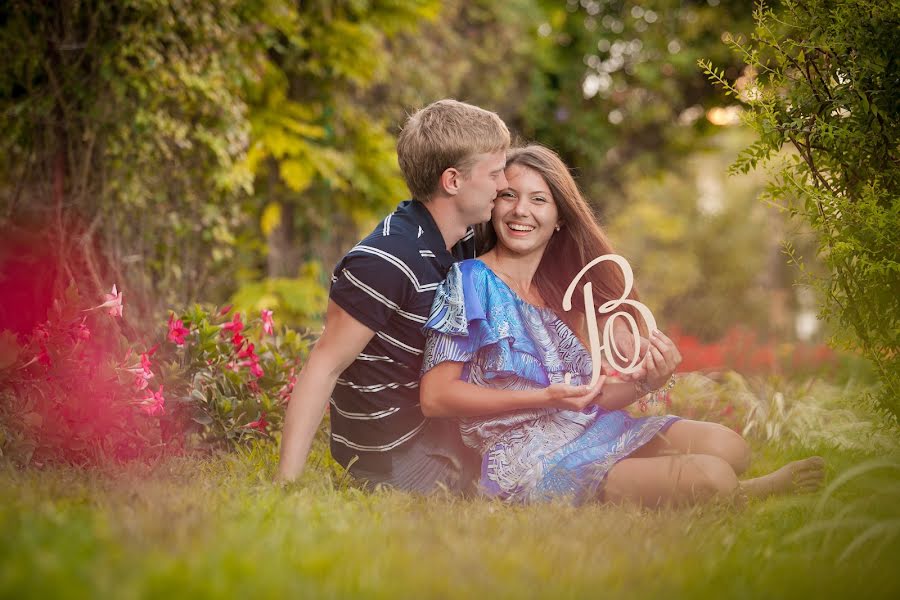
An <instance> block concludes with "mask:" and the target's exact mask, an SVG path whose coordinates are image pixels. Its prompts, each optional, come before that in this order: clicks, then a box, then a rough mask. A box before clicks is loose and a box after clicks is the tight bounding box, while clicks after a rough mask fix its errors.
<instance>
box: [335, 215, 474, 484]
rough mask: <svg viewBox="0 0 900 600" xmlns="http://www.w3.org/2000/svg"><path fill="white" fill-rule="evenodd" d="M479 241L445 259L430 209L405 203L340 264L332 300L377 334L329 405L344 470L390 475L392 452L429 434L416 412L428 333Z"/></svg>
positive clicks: (463, 244)
mask: <svg viewBox="0 0 900 600" xmlns="http://www.w3.org/2000/svg"><path fill="white" fill-rule="evenodd" d="M474 238H475V234H474V231H473V230H472V229H471V228H470V229H469V231H468V232H467V233H466V235H465V237H463V239H462V240H460V241H459V243H457V244H456V246H454V247H453V252H452V253H451V252H448V251H447V249H446V246H445V245H444V238H443V236H442V235H441V232H440V230H439V229H438V227H437V225H436V224H435V222H434V219H433V218H432V217H431V213H429V212H428V209H427V208H425V206H424V205H423V204H422V203H420V202H418V201H415V200H407V201H406V202H402V203H401V204H400V205H399V206H398V207H397V209H396V210H395V211H394V212H393V213H391V214H390V215H388V216H387V217H386V218H385V219H384V221H382V222H381V223H380V224H379V225H378V227H376V228H375V230H374V231H373V232H372V233H370V234H369V235H368V237H366V238H365V239H364V240H362V241H361V242H359V243H358V244H357V245H356V246H354V247H353V248H352V249H351V250H350V251H349V252H348V253H347V255H346V256H344V258H343V259H341V261H340V262H339V263H338V264H337V266H336V267H335V269H334V273H333V274H332V277H331V282H332V283H331V292H330V299H331V300H333V301H334V302H335V303H336V304H337V305H338V306H340V307H341V308H343V309H344V310H345V311H347V313H349V314H350V316H352V317H353V318H354V319H356V320H357V321H359V322H360V323H362V324H363V325H365V326H366V327H368V328H369V329H371V330H373V331H375V336H374V337H373V338H372V340H371V341H370V342H369V343H368V344H367V345H366V347H365V348H364V349H363V351H362V353H360V354H359V355H358V356H357V357H356V360H355V361H353V363H352V364H351V365H350V366H349V367H347V369H346V370H345V371H344V372H343V373H341V375H340V377H339V378H338V380H337V385H336V386H335V388H334V393H333V394H332V398H331V411H330V412H331V454H332V456H333V457H334V458H335V460H337V461H338V462H339V463H340V464H342V465H344V466H345V467H347V466H348V465H349V464H350V463H351V461H352V460H353V458H354V457H358V461H357V462H355V463H354V467H357V466H358V467H359V468H361V469H365V470H369V471H386V470H387V469H388V468H389V467H390V464H391V462H390V452H391V451H392V450H395V449H397V448H400V447H401V446H402V445H403V444H405V443H407V442H409V441H410V440H412V439H414V438H415V437H416V435H417V434H418V433H419V432H420V431H421V430H422V429H423V428H424V427H425V424H426V422H427V419H426V417H425V416H424V415H423V414H422V411H421V410H420V408H419V370H420V368H421V366H422V352H423V348H424V345H425V335H424V333H423V330H422V328H423V326H424V325H425V322H426V321H427V320H428V316H429V314H430V312H431V303H432V301H433V300H434V292H435V290H436V289H437V286H438V284H439V283H441V282H442V281H443V280H444V278H445V277H446V276H447V271H448V269H449V268H450V266H451V265H452V264H453V263H454V262H456V261H458V260H463V259H466V258H474V257H475V239H474Z"/></svg>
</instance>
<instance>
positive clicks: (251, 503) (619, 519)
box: [0, 409, 900, 599]
mask: <svg viewBox="0 0 900 600" xmlns="http://www.w3.org/2000/svg"><path fill="white" fill-rule="evenodd" d="M842 410H843V409H842ZM798 439H807V440H808V439H809V436H807V437H806V438H803V437H802V436H801V437H792V438H790V439H784V440H780V441H779V442H778V443H775V442H773V441H768V442H765V443H763V442H762V441H757V442H754V446H755V460H754V465H753V467H752V472H751V474H752V473H761V472H763V471H765V470H767V469H770V468H773V467H775V466H777V465H780V464H781V463H783V462H784V461H786V460H789V459H792V458H799V457H802V456H807V455H809V454H811V453H818V454H820V455H822V456H824V457H825V458H826V459H827V461H828V463H829V482H830V483H831V484H832V485H831V486H830V488H828V489H826V490H825V491H824V492H823V493H819V494H815V495H811V496H802V497H788V498H777V499H769V500H766V501H760V502H752V503H750V504H749V505H748V506H747V507H746V508H744V509H743V510H736V509H733V508H729V507H724V506H711V507H704V508H694V509H684V510H663V511H642V510H638V509H635V508H622V507H611V506H602V505H591V506H583V507H578V508H576V507H572V506H568V505H565V504H562V503H560V504H548V505H538V506H508V505H504V504H502V503H499V502H494V501H488V500H482V499H476V500H462V499H458V498H453V497H450V496H441V495H438V496H432V497H427V498H423V497H417V496H412V495H408V494H405V493H401V492H396V491H390V490H379V491H376V492H374V493H364V492H362V491H360V490H358V489H355V488H353V487H352V486H350V485H349V484H348V481H347V480H346V479H344V478H343V477H342V476H341V474H340V472H339V470H338V469H336V468H335V467H334V465H333V464H332V463H330V461H328V460H326V459H324V458H322V456H323V452H324V445H323V444H324V440H323V439H319V440H318V441H317V447H316V449H315V456H316V457H317V458H316V460H314V462H313V464H312V465H311V467H310V468H309V469H308V470H307V472H306V474H305V475H304V477H303V480H302V481H300V482H299V483H298V484H295V485H293V486H291V487H289V488H287V489H281V488H278V487H276V486H274V485H273V484H271V483H270V478H271V475H272V473H273V472H274V469H275V465H276V462H277V457H276V448H275V446H274V445H271V444H268V445H267V444H261V445H259V446H257V447H255V448H253V449H251V450H248V451H245V452H242V453H237V454H232V455H221V456H217V457H212V458H198V457H189V458H170V459H167V460H164V461H162V462H160V463H158V464H155V465H153V466H139V465H132V466H129V467H115V466H109V467H107V468H98V469H94V470H89V471H79V470H73V469H68V468H62V467H59V468H47V469H44V470H40V471H34V470H29V471H18V470H14V469H12V468H11V467H6V468H3V467H0V540H2V543H0V597H3V598H51V597H54V598H69V597H71V598H77V597H96V598H100V597H102V598H107V597H109V598H155V597H166V596H172V597H177V598H194V599H196V598H218V597H279V598H280V597H285V596H286V595H287V596H289V597H310V598H330V597H336V598H347V597H366V598H450V597H454V598H455V597H481V596H483V597H500V598H537V597H548V598H629V599H632V598H666V599H672V598H761V597H765V598H802V597H808V598H822V597H826V598H852V597H856V598H867V599H868V598H895V597H900V574H898V570H897V568H896V565H897V563H898V559H900V541H898V535H897V534H898V533H900V527H898V522H900V470H898V468H900V453H898V452H897V450H891V451H888V452H886V451H884V450H883V449H880V450H879V451H878V456H876V455H875V454H873V453H871V452H866V451H863V450H860V449H856V448H848V447H846V445H843V446H841V447H838V446H835V445H829V444H821V445H819V446H818V447H810V446H809V444H808V442H807V443H806V445H803V444H801V443H800V442H798V441H797V440H798ZM816 439H819V438H816ZM852 469H857V470H858V471H860V472H859V473H858V474H857V475H855V476H852V477H850V478H849V480H847V481H846V482H844V481H843V480H842V479H843V477H844V475H843V474H849V475H854V471H852Z"/></svg>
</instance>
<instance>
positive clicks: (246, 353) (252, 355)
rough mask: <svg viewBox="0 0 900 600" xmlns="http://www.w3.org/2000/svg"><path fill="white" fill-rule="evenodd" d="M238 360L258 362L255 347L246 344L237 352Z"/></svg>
mask: <svg viewBox="0 0 900 600" xmlns="http://www.w3.org/2000/svg"><path fill="white" fill-rule="evenodd" d="M238 358H249V359H250V360H259V357H258V356H256V346H254V345H253V344H247V347H246V348H244V349H243V350H241V351H240V352H238Z"/></svg>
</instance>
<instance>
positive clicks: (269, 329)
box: [260, 309, 275, 335]
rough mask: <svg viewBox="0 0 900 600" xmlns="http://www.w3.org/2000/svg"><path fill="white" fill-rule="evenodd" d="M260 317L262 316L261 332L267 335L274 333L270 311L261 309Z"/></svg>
mask: <svg viewBox="0 0 900 600" xmlns="http://www.w3.org/2000/svg"><path fill="white" fill-rule="evenodd" d="M260 317H261V318H262V327H263V332H264V333H266V334H267V335H274V333H275V323H274V322H273V321H272V311H271V310H266V309H263V310H262V312H261V313H260Z"/></svg>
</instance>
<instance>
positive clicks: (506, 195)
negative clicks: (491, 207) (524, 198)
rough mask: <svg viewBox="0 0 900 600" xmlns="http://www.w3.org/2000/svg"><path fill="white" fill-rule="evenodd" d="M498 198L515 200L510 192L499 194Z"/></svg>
mask: <svg viewBox="0 0 900 600" xmlns="http://www.w3.org/2000/svg"><path fill="white" fill-rule="evenodd" d="M500 197H501V198H515V197H516V195H515V194H513V193H512V192H500Z"/></svg>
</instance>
